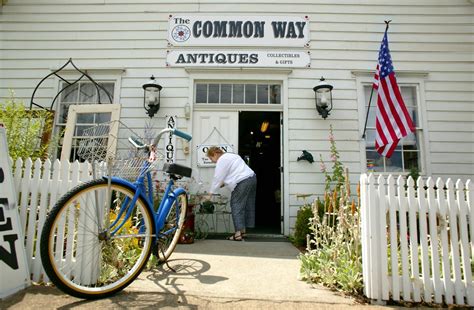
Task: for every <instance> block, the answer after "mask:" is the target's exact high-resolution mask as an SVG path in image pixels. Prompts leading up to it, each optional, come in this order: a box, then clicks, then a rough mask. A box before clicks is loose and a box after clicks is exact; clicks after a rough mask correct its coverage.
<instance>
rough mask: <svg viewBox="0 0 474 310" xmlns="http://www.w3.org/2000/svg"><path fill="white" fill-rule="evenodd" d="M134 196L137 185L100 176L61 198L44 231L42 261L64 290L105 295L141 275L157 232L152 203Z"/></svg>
mask: <svg viewBox="0 0 474 310" xmlns="http://www.w3.org/2000/svg"><path fill="white" fill-rule="evenodd" d="M133 196H134V191H133V189H132V188H129V187H127V186H124V185H121V184H118V183H115V182H112V183H111V184H110V186H109V184H108V182H107V180H105V179H99V180H93V181H90V182H87V183H84V184H82V185H80V186H78V187H76V188H74V189H72V190H71V191H70V192H68V193H67V194H66V195H65V196H63V197H62V198H61V199H60V200H59V201H58V202H57V203H56V205H55V206H54V208H53V209H52V211H51V213H50V214H49V215H48V218H47V219H46V222H45V224H44V227H43V231H42V234H41V260H42V262H43V267H44V269H45V271H46V274H47V275H48V277H49V278H50V279H51V281H52V282H53V283H54V284H55V285H56V286H57V287H58V288H59V289H61V290H62V291H64V292H66V293H68V294H70V295H73V296H76V297H80V298H87V299H95V298H103V297H107V296H109V295H112V294H114V293H116V292H118V291H120V290H122V289H124V288H125V287H126V286H127V285H129V284H130V283H131V282H132V281H133V280H134V279H135V278H136V277H137V276H138V275H139V274H140V272H141V270H142V269H143V268H144V267H145V265H146V262H147V261H148V258H149V256H150V253H151V249H152V245H153V238H154V235H155V232H154V222H153V217H152V215H151V213H150V210H149V208H148V207H147V204H146V203H145V201H144V200H143V199H141V198H139V199H138V200H137V201H136V203H135V204H134V205H132V203H131V202H132V200H133Z"/></svg>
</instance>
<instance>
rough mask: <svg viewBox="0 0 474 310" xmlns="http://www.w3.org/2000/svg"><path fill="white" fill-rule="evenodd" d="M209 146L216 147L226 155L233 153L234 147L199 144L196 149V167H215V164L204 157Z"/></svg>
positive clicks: (229, 145)
mask: <svg viewBox="0 0 474 310" xmlns="http://www.w3.org/2000/svg"><path fill="white" fill-rule="evenodd" d="M211 146H217V147H219V148H220V149H221V150H223V151H224V152H226V153H232V152H233V151H234V146H233V145H232V144H222V143H220V144H201V145H198V147H197V152H196V154H197V165H198V167H215V166H216V164H215V163H213V162H212V161H211V160H210V159H209V158H208V157H207V155H206V153H207V150H208V149H209V148H210V147H211Z"/></svg>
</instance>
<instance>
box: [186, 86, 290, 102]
mask: <svg viewBox="0 0 474 310" xmlns="http://www.w3.org/2000/svg"><path fill="white" fill-rule="evenodd" d="M195 88H196V92H195V102H196V104H281V85H280V84H270V83H196V87H195Z"/></svg>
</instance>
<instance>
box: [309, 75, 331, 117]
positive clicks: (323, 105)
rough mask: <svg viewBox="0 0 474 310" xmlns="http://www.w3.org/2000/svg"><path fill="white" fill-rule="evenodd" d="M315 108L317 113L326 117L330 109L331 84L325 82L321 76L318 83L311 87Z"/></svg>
mask: <svg viewBox="0 0 474 310" xmlns="http://www.w3.org/2000/svg"><path fill="white" fill-rule="evenodd" d="M313 90H314V94H315V100H316V109H317V110H318V112H319V115H321V116H322V117H323V119H326V118H327V117H328V115H329V111H331V110H332V85H329V84H328V83H326V80H325V79H324V78H323V77H321V79H320V80H319V84H318V85H317V86H315V87H313Z"/></svg>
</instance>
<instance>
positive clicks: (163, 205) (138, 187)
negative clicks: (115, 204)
mask: <svg viewBox="0 0 474 310" xmlns="http://www.w3.org/2000/svg"><path fill="white" fill-rule="evenodd" d="M143 165H144V166H143V170H142V171H145V169H146V165H147V162H144V164H143ZM145 177H146V179H147V183H148V187H147V188H145V182H144V181H145ZM111 179H112V181H113V182H116V183H119V184H122V185H125V186H127V187H130V188H132V189H133V190H134V193H135V194H134V196H133V199H132V201H130V202H129V199H128V198H127V199H125V201H124V202H123V203H122V205H121V207H120V210H119V213H118V214H117V217H116V219H115V221H114V222H113V223H112V224H111V225H110V226H109V229H110V230H111V232H110V235H111V237H112V238H113V235H114V234H115V233H116V232H117V231H119V230H120V229H121V228H122V226H123V225H124V224H125V223H126V222H127V221H128V220H129V219H130V215H131V213H132V211H133V208H134V206H135V203H136V202H137V200H138V198H139V197H142V198H143V200H144V201H145V202H146V204H147V208H148V209H149V210H150V211H151V212H152V214H153V221H154V226H155V231H156V232H157V235H155V236H153V237H154V242H156V240H157V239H156V238H157V237H158V238H159V237H160V235H167V234H168V233H171V232H172V231H173V230H175V229H176V228H171V229H169V230H167V231H164V232H161V229H162V228H163V227H164V224H165V221H166V215H167V214H168V212H169V210H170V208H171V206H172V205H173V203H174V202H175V201H176V198H177V197H178V196H179V195H180V194H182V193H185V190H184V189H183V188H176V189H173V188H174V185H175V178H174V177H173V176H172V175H170V179H169V181H168V183H167V185H166V189H165V191H164V193H163V198H162V199H161V201H160V205H159V207H158V209H157V210H156V211H155V210H154V208H153V206H154V204H153V186H152V178H151V174H150V172H145V173H144V174H143V173H140V175H139V177H138V178H137V180H136V181H135V182H134V183H133V184H132V183H130V182H128V181H127V180H124V179H122V178H119V177H112V178H111ZM147 190H148V197H146V196H145V193H146V192H147ZM125 212H126V214H125V216H124V217H122V216H123V214H124V213H125ZM177 215H178V216H179V212H178V214H177ZM117 224H118V226H116V225H117ZM112 228H113V229H112Z"/></svg>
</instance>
